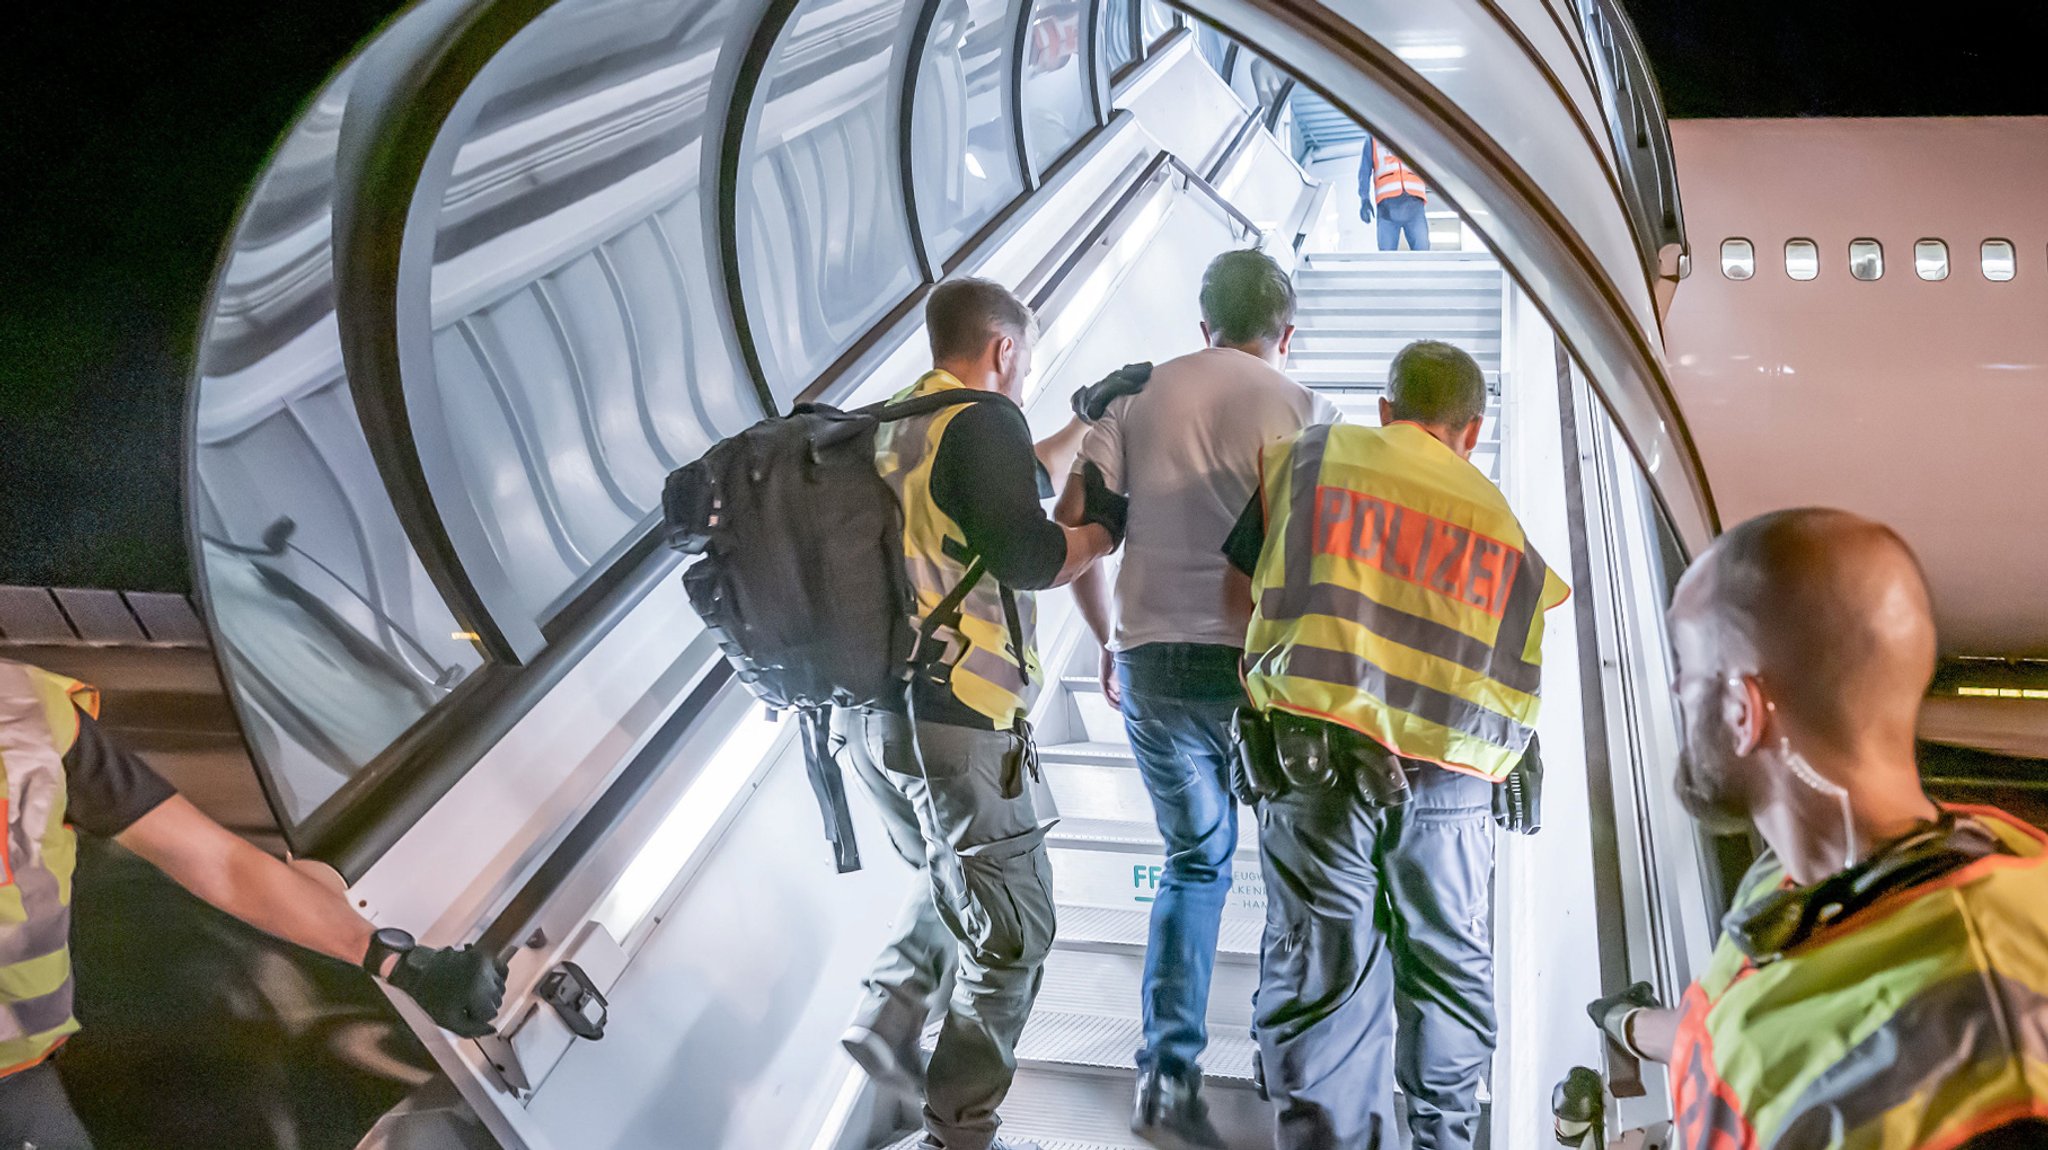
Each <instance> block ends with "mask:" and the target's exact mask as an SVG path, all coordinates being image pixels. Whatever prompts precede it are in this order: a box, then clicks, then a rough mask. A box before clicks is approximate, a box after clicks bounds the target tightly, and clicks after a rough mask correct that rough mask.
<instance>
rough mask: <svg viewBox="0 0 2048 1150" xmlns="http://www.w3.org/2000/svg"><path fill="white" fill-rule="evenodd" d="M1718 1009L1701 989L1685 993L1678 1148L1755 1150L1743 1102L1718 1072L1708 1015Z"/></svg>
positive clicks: (1678, 1056) (1677, 1083)
mask: <svg viewBox="0 0 2048 1150" xmlns="http://www.w3.org/2000/svg"><path fill="white" fill-rule="evenodd" d="M1712 1005H1713V1004H1712V1003H1710V1002H1708V1001H1707V992H1706V991H1705V990H1704V989H1703V988H1701V986H1700V984H1699V983H1693V984H1692V986H1690V987H1688V988H1687V989H1686V992H1685V999H1684V1001H1683V1003H1682V1004H1681V1008H1682V1009H1681V1017H1680V1019H1679V1023H1678V1037H1677V1040H1676V1041H1675V1042H1674V1043H1673V1045H1672V1048H1671V1116H1672V1117H1671V1125H1672V1135H1673V1138H1674V1142H1673V1146H1674V1147H1682V1148H1684V1150H1755V1147H1756V1131H1754V1130H1752V1129H1750V1126H1749V1122H1748V1120H1747V1119H1745V1118H1744V1117H1743V1115H1742V1100H1741V1099H1739V1098H1737V1097H1735V1091H1734V1090H1733V1089H1731V1088H1730V1087H1729V1085H1728V1084H1727V1083H1726V1082H1724V1081H1722V1080H1721V1075H1720V1072H1719V1071H1718V1070H1717V1069H1716V1068H1715V1066H1714V1043H1713V1038H1712V1036H1710V1035H1709V1034H1708V1033H1707V1011H1708V1008H1709V1007H1711V1006H1712Z"/></svg>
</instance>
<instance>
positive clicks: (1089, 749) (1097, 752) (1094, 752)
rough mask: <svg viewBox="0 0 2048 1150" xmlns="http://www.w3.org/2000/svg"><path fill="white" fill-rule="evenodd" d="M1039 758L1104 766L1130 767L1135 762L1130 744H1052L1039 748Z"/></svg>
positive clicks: (1047, 760) (1052, 761)
mask: <svg viewBox="0 0 2048 1150" xmlns="http://www.w3.org/2000/svg"><path fill="white" fill-rule="evenodd" d="M1038 757H1039V759H1040V760H1041V761H1043V762H1048V763H1095V764H1100V765H1102V766H1129V765H1131V764H1132V762H1133V761H1134V760H1133V759H1132V758H1131V747H1130V744H1128V743H1100V742H1077V743H1052V744H1050V745H1047V746H1041V747H1039V748H1038Z"/></svg>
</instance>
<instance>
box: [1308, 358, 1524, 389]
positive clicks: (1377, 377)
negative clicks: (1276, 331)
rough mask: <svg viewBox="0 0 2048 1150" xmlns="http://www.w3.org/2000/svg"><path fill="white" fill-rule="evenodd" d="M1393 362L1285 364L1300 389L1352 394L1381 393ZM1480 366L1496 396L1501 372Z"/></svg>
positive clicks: (1378, 359)
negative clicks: (1388, 369) (1344, 391)
mask: <svg viewBox="0 0 2048 1150" xmlns="http://www.w3.org/2000/svg"><path fill="white" fill-rule="evenodd" d="M1393 361H1394V357H1393V356H1391V355H1389V356H1385V357H1381V358H1374V359H1361V360H1358V361H1355V362H1348V363H1347V362H1342V361H1331V360H1310V361H1307V362H1302V361H1300V360H1295V361H1293V362H1290V363H1289V364H1288V365H1287V374H1288V376H1289V377H1290V378H1292V379H1293V380H1294V382H1296V383H1298V384H1300V385H1302V386H1303V387H1313V388H1316V389H1318V390H1322V389H1326V388H1343V389H1347V390H1353V391H1383V390H1385V389H1386V386H1387V368H1388V366H1389V365H1391V364H1392V363H1393ZM1479 366H1480V368H1481V370H1482V371H1484V372H1485V374H1486V385H1487V386H1488V387H1490V388H1492V389H1493V391H1494V392H1495V393H1496V394H1498V393H1499V391H1500V372H1499V371H1498V370H1495V369H1494V368H1489V367H1487V365H1486V364H1485V363H1484V362H1482V363H1481V364H1480V365H1479Z"/></svg>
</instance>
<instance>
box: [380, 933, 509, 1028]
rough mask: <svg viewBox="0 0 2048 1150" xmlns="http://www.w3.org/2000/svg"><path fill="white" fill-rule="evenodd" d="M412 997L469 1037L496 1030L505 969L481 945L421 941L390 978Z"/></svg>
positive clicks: (439, 1020) (433, 1015)
mask: <svg viewBox="0 0 2048 1150" xmlns="http://www.w3.org/2000/svg"><path fill="white" fill-rule="evenodd" d="M387 981H389V982H390V983H391V985H392V986H395V987H397V988H398V989H400V990H402V991H404V992H405V993H406V994H407V995H409V996H411V998H412V1000H413V1001H414V1002H417V1003H419V1004H420V1009H421V1010H424V1011H426V1012H427V1016H428V1017H429V1018H432V1019H433V1020H434V1021H435V1022H437V1023H439V1024H440V1025H441V1026H443V1027H445V1028H447V1029H448V1030H451V1031H454V1032H455V1033H456V1034H458V1035H461V1036H462V1037H464V1038H480V1037H482V1036H483V1035H486V1034H490V1033H491V1032H492V1027H491V1020H492V1019H493V1018H496V1017H497V1015H498V1006H499V1004H500V1003H502V1002H503V1001H504V1000H505V968H504V967H503V966H502V965H500V964H499V963H498V962H497V961H496V960H495V959H493V958H492V957H491V956H490V955H488V954H486V953H484V952H483V951H481V950H478V949H476V948H475V947H470V946H457V947H440V946H417V947H414V948H413V949H411V950H409V951H407V952H406V953H405V956H404V957H402V958H400V959H399V960H398V965H397V966H394V967H392V968H391V977H390V978H389V979H388V980H387Z"/></svg>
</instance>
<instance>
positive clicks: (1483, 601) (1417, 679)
mask: <svg viewBox="0 0 2048 1150" xmlns="http://www.w3.org/2000/svg"><path fill="white" fill-rule="evenodd" d="M1485 405H1486V381H1485V377H1484V376H1483V375H1482V374H1481V372H1480V370H1479V365H1478V364H1476V363H1474V362H1473V360H1472V357H1471V356H1469V355H1467V354H1465V353H1464V352H1463V351H1460V350H1458V349H1457V348H1455V347H1452V346H1450V345H1449V344H1444V343H1437V342H1432V341H1425V342H1419V343H1413V344H1410V345H1408V346H1407V347H1406V348H1404V349H1402V351H1401V352H1400V353H1399V354H1398V355H1396V356H1395V357H1394V361H1393V364H1392V366H1391V368H1390V369H1389V372H1388V379H1387V395H1386V397H1385V398H1383V399H1381V400H1380V419H1381V422H1382V423H1383V424H1384V426H1382V427H1354V426H1348V425H1343V424H1339V425H1336V426H1318V427H1311V428H1309V429H1307V430H1306V431H1304V432H1302V433H1301V434H1300V435H1299V436H1297V437H1296V438H1295V439H1293V440H1292V441H1291V442H1289V443H1287V444H1285V445H1282V446H1281V447H1278V448H1276V449H1269V450H1268V451H1267V452H1266V455H1265V460H1264V468H1263V471H1264V474H1263V477H1262V481H1261V488H1262V489H1261V492H1260V493H1259V495H1258V496H1256V497H1254V499H1253V500H1252V502H1251V504H1250V506H1249V507H1247V508H1246V510H1245V514H1244V516H1243V518H1242V519H1240V520H1239V522H1238V525H1237V528H1236V530H1234V531H1233V532H1232V536H1231V540H1230V543H1229V544H1228V545H1227V546H1226V553H1227V554H1228V555H1229V556H1230V558H1231V561H1232V562H1233V563H1234V564H1235V565H1236V566H1238V568H1239V569H1240V570H1243V571H1244V572H1246V573H1247V574H1249V575H1251V577H1252V600H1253V603H1252V605H1253V615H1252V623H1251V627H1250V629H1249V631H1248V633H1247V635H1246V639H1245V655H1244V669H1245V686H1246V689H1247V691H1248V692H1249V694H1250V697H1251V701H1252V704H1253V710H1251V711H1248V712H1246V713H1244V714H1243V715H1242V716H1241V718H1240V724H1239V729H1240V744H1241V747H1242V748H1243V760H1244V761H1243V763H1242V764H1241V770H1240V784H1241V789H1242V790H1243V792H1244V794H1243V796H1242V797H1244V798H1246V800H1247V801H1252V802H1255V803H1256V805H1257V809H1258V817H1259V851H1260V856H1261V858H1262V860H1263V862H1264V872H1265V881H1266V898H1267V917H1266V934H1265V939H1264V944H1263V948H1262V950H1261V954H1260V969H1259V991H1258V1005H1257V1010H1256V1021H1255V1024H1254V1026H1255V1029H1256V1031H1257V1033H1258V1040H1259V1054H1260V1061H1261V1066H1262V1069H1263V1072H1264V1076H1265V1081H1266V1084H1267V1089H1268V1091H1269V1093H1270V1095H1271V1098H1272V1100H1273V1103H1274V1105H1275V1106H1276V1107H1277V1109H1278V1121H1279V1136H1278V1142H1277V1144H1278V1146H1279V1147H1281V1148H1282V1150H1306V1148H1310V1147H1314V1148H1317V1150H1327V1148H1332V1147H1344V1148H1347V1150H1352V1148H1356V1150H1364V1148H1367V1147H1382V1146H1384V1147H1392V1146H1395V1145H1397V1144H1399V1135H1398V1134H1397V1132H1396V1131H1395V1130H1394V1083H1395V1082H1396V1081H1397V1080H1398V1081H1399V1082H1400V1085H1401V1088H1402V1090H1403V1092H1404V1093H1405V1095H1406V1100H1407V1110H1408V1129H1409V1132H1410V1134H1411V1136H1412V1144H1413V1145H1414V1146H1415V1147H1418V1148H1421V1150H1432V1148H1450V1147H1470V1146H1471V1145H1473V1143H1474V1139H1475V1136H1476V1133H1477V1127H1478V1121H1479V1103H1478V1097H1477V1095H1478V1088H1479V1083H1480V1080H1481V1078H1482V1077H1483V1076H1484V1075H1485V1074H1486V1071H1487V1067H1488V1062H1489V1059H1490V1058H1491V1056H1492V1053H1493V1048H1494V1037H1495V1024H1494V1011H1493V955H1492V947H1491V943H1490V938H1489V918H1490V914H1491V908H1490V899H1489V893H1490V887H1491V880H1492V872H1493V834H1494V827H1493V823H1494V822H1495V821H1499V822H1500V823H1501V824H1502V825H1504V826H1507V827H1509V828H1510V829H1514V830H1521V831H1527V830H1533V829H1534V821H1535V820H1534V812H1533V809H1532V807H1530V806H1528V805H1525V802H1524V800H1526V799H1532V798H1533V786H1534V783H1535V781H1536V776H1537V766H1536V763H1535V755H1534V753H1533V752H1534V743H1533V739H1534V732H1533V730H1532V728H1533V725H1534V723H1535V719H1536V709H1537V690H1538V687H1539V683H1540V678H1541V665H1540V662H1541V650H1542V639H1543V612H1544V611H1545V610H1546V609H1548V608H1549V607H1552V606H1554V605H1556V604H1557V603H1559V602H1562V601H1563V599H1564V597H1565V593H1566V588H1565V586H1564V583H1563V581H1562V580H1560V579H1559V578H1558V577H1557V576H1556V575H1555V574H1553V573H1552V572H1551V571H1550V570H1549V568H1548V567H1547V566H1546V565H1545V564H1544V562H1543V560H1542V558H1541V557H1539V556H1538V555H1537V554H1536V550H1535V548H1534V547H1532V546H1531V545H1530V543H1529V541H1528V539H1527V537H1526V536H1525V535H1524V533H1523V531H1522V526H1521V524H1520V523H1519V522H1518V521H1517V520H1516V518H1515V516H1514V513H1513V512H1512V511H1510V510H1509V509H1508V505H1507V501H1506V500H1505V499H1504V498H1502V496H1501V493H1500V492H1499V490H1498V489H1496V488H1495V487H1494V486H1493V485H1492V484H1491V483H1490V482H1488V481H1487V479H1486V477H1485V476H1484V475H1483V474H1481V473H1480V471H1479V470H1478V469H1477V468H1475V467H1474V466H1472V464H1471V462H1470V456H1471V453H1472V449H1473V447H1474V446H1475V445H1476V444H1477V442H1478V439H1479V430H1480V423H1481V418H1482V415H1483V413H1484V410H1485ZM1504 780H1511V782H1509V783H1508V784H1507V785H1504ZM1511 798H1512V799H1514V800H1515V801H1514V802H1507V801H1506V800H1509V799H1511ZM1382 915H1384V916H1385V917H1384V918H1383V917H1382ZM1397 1011H1398V1014H1399V1020H1400V1025H1399V1028H1398V1031H1397V1030H1396V1027H1395V1025H1394V1023H1395V1015H1396V1012H1397ZM1397 1033H1398V1038H1399V1046H1398V1048H1396V1045H1395V1039H1396V1034H1397Z"/></svg>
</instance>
